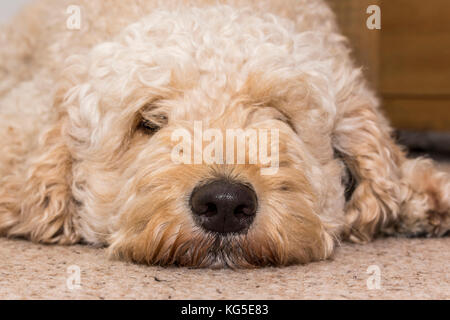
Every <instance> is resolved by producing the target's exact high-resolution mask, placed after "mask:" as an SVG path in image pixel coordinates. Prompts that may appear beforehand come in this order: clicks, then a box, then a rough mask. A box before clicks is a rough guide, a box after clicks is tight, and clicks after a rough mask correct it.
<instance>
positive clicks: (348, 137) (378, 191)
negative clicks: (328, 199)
mask: <svg viewBox="0 0 450 320" xmlns="http://www.w3.org/2000/svg"><path fill="white" fill-rule="evenodd" d="M355 91H357V90H355ZM376 103H377V102H376V100H375V99H374V98H373V95H372V93H371V92H370V91H369V90H366V89H365V87H363V86H362V88H361V90H360V93H359V94H354V95H347V96H346V97H345V99H342V100H340V106H339V109H340V111H341V112H342V114H341V115H340V119H339V120H338V123H337V126H336V129H335V132H334V148H335V149H337V151H338V152H339V153H340V155H341V158H342V159H343V161H344V162H345V164H346V166H347V168H348V169H349V171H350V172H351V175H352V178H353V179H354V182H355V188H354V190H353V192H352V194H351V196H350V197H349V198H348V199H347V200H348V201H347V205H346V218H347V224H348V230H347V235H348V236H349V237H350V239H351V240H353V241H357V242H366V241H368V240H370V239H371V238H372V237H373V236H374V235H375V234H376V233H377V232H378V231H379V230H380V228H382V227H383V226H386V225H389V224H390V223H391V222H392V221H394V220H395V219H396V217H397V216H398V214H399V211H400V206H401V196H400V191H401V190H400V185H401V178H402V177H401V165H402V163H403V161H404V159H405V156H404V153H403V151H402V150H401V148H399V147H398V146H397V145H396V144H395V142H394V141H393V139H392V138H391V129H390V127H389V125H388V123H387V121H386V120H385V118H384V117H383V115H382V114H381V113H380V112H379V111H378V109H377V105H376Z"/></svg>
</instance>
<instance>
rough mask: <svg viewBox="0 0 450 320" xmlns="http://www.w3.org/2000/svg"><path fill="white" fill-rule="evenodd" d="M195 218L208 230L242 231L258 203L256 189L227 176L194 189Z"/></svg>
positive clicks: (218, 231)
mask: <svg viewBox="0 0 450 320" xmlns="http://www.w3.org/2000/svg"><path fill="white" fill-rule="evenodd" d="M190 205H191V210H192V212H193V214H194V218H195V221H196V222H197V223H198V224H199V225H200V226H202V227H203V228H204V229H206V230H208V231H213V232H217V233H242V232H245V231H246V230H248V228H249V226H250V225H251V224H252V222H253V219H254V217H255V215H256V209H257V205H258V201H257V197H256V193H255V191H253V189H251V188H250V187H248V186H246V185H244V184H241V183H236V182H232V181H228V180H216V181H213V182H210V183H208V184H205V185H201V186H199V187H197V188H195V189H194V190H193V191H192V194H191V199H190Z"/></svg>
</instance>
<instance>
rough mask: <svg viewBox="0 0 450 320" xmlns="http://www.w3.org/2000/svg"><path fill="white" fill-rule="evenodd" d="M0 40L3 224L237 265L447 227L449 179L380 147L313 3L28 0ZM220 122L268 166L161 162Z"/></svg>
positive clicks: (362, 89)
mask: <svg viewBox="0 0 450 320" xmlns="http://www.w3.org/2000/svg"><path fill="white" fill-rule="evenodd" d="M73 19H75V20H73ZM76 19H79V21H78V22H77V21H76ZM0 35H1V39H0V48H1V49H0V150H1V154H0V179H1V180H0V235H2V236H5V237H21V238H26V239H29V240H31V241H34V242H38V243H46V244H64V245H69V244H75V243H80V242H81V243H86V244H92V245H98V246H106V247H107V248H108V249H107V252H108V254H109V255H110V256H111V257H112V258H116V259H124V260H128V261H133V262H137V263H145V264H150V265H163V266H168V265H176V266H190V267H213V268H216V267H217V268H221V267H232V268H247V267H260V266H266V265H275V266H284V265H291V264H304V263H308V262H311V261H318V260H323V259H327V258H329V257H330V256H332V254H333V252H334V251H335V248H336V247H337V245H338V244H339V242H340V241H342V240H348V241H353V242H357V243H365V242H367V241H370V240H371V239H373V238H374V237H376V236H379V235H396V236H427V237H432V236H433V237H438V236H444V235H446V234H447V233H448V231H449V230H450V178H449V176H448V175H446V174H445V173H443V172H439V171H438V170H437V169H436V168H435V166H434V164H433V162H432V161H431V160H428V159H422V158H418V159H409V158H407V155H406V153H405V151H404V150H403V149H402V147H400V146H399V145H397V144H396V142H395V140H394V139H393V137H392V136H393V134H392V129H391V127H390V125H389V123H388V121H387V120H386V118H385V117H384V116H383V114H382V112H381V110H380V108H379V102H378V100H377V97H376V95H375V93H374V92H373V91H372V90H371V89H370V87H369V85H368V84H367V83H366V81H365V80H364V77H363V75H362V72H361V69H360V68H358V66H356V65H355V63H354V62H353V60H352V58H351V52H350V50H349V46H348V44H347V40H346V38H345V37H344V36H342V35H341V34H340V32H339V28H338V26H337V23H336V21H335V17H334V15H333V13H332V11H331V9H330V8H329V7H328V6H327V4H326V3H325V2H324V1H323V0H284V1H277V0H230V1H213V0H192V1H181V0H179V1H177V0H165V1H157V0H147V1H144V0H141V1H139V0H136V1H121V0H110V1H100V0H94V1H92V0H70V1H66V0H40V1H37V2H35V3H34V4H31V5H30V6H28V7H27V8H25V9H24V10H23V11H22V12H21V13H20V14H19V15H18V16H17V17H16V18H15V19H14V20H13V21H12V22H11V23H10V24H8V25H7V26H4V27H2V29H1V33H0ZM196 126H197V127H198V128H200V129H201V131H202V132H204V133H205V135H204V136H203V138H202V139H200V140H199V139H197V140H196V138H195V135H196V133H195V132H194V131H195V130H194V129H195V127H196ZM198 128H197V129H198ZM231 129H240V130H242V131H244V132H247V131H246V130H255V132H257V133H258V134H259V133H264V132H265V133H268V132H272V133H273V134H271V135H270V142H267V143H268V146H267V148H268V149H270V150H272V151H277V158H276V159H275V158H274V160H276V161H274V163H275V162H276V166H273V165H272V164H268V163H267V162H263V161H260V159H258V161H253V163H250V161H248V160H249V156H248V155H245V156H244V157H245V160H246V161H245V162H244V163H242V162H237V161H234V162H233V161H225V162H224V161H220V157H216V156H218V155H219V153H220V151H219V150H221V146H220V143H219V148H217V149H214V152H210V154H211V155H212V157H213V161H208V162H206V161H204V159H203V158H201V159H200V160H201V161H194V162H193V163H192V162H191V163H188V162H186V161H184V162H183V161H175V160H176V159H178V158H176V157H175V160H174V154H175V155H178V157H179V158H182V159H185V158H186V159H188V158H189V157H192V154H194V156H195V154H198V149H199V148H200V149H202V150H203V152H204V153H207V150H206V148H205V145H207V143H206V142H208V141H210V142H211V143H212V144H214V139H213V138H214V137H216V138H217V137H218V135H219V134H222V135H223V136H225V135H226V132H227V130H231ZM180 130H181V131H180ZM205 130H213V131H212V132H213V133H214V134H208V137H209V138H208V137H207V138H205V136H206V131H205ZM174 132H182V133H183V134H186V133H187V134H191V135H192V136H193V137H194V141H196V146H194V147H193V143H192V141H191V142H189V141H184V142H180V141H181V140H180V139H174ZM261 136H263V135H262V134H261ZM267 137H269V135H268V134H267ZM175 138H176V137H175ZM250 138H251V137H250V136H245V139H244V142H245V141H247V142H249V141H250V140H251V139H250ZM208 139H209V140H208ZM257 139H258V140H259V139H261V138H260V135H258V136H257ZM256 144H257V147H258V148H260V147H262V146H263V143H261V141H258V142H256ZM216 146H217V145H216ZM252 146H253V147H255V145H252V143H247V144H246V145H244V146H242V145H241V147H236V146H234V147H232V151H230V150H226V152H225V153H226V155H227V157H228V155H229V152H231V153H232V156H230V159H231V160H234V159H235V154H234V151H236V152H235V153H236V154H237V153H238V152H239V151H245V152H250V151H251V150H250V149H251V148H252ZM269 147H270V148H269ZM193 149H195V150H193ZM222 151H223V150H222ZM245 154H247V153H245ZM184 157H185V158H184ZM178 160H179V159H178ZM197 160H198V159H197ZM271 168H272V169H274V170H272V172H271V174H263V171H262V170H263V169H271Z"/></svg>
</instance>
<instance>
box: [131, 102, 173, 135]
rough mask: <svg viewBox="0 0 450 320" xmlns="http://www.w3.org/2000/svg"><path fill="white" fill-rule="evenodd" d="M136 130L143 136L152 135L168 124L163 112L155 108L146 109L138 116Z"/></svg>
mask: <svg viewBox="0 0 450 320" xmlns="http://www.w3.org/2000/svg"><path fill="white" fill-rule="evenodd" d="M139 117H140V119H139V125H138V129H139V130H141V131H142V132H143V133H145V134H153V133H155V132H157V131H158V130H160V129H161V128H162V127H163V126H165V125H166V124H167V123H168V120H169V119H168V117H167V114H166V113H165V112H163V111H162V110H160V109H159V108H157V107H154V106H152V107H147V108H145V109H144V110H143V111H142V112H140V115H139Z"/></svg>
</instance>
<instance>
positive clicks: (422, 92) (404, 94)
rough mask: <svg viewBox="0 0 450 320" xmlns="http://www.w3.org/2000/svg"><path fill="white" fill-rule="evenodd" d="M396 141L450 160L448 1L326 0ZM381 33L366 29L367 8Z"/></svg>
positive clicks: (449, 39)
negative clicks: (376, 13)
mask: <svg viewBox="0 0 450 320" xmlns="http://www.w3.org/2000/svg"><path fill="white" fill-rule="evenodd" d="M327 1H328V2H329V4H330V5H331V6H332V8H333V9H334V11H335V12H336V14H337V17H338V21H339V24H340V27H341V30H342V32H343V33H344V34H345V35H347V37H348V38H349V39H350V44H351V46H352V47H353V49H354V58H355V59H356V60H357V62H358V64H359V65H362V66H364V72H365V73H366V76H367V78H368V79H369V80H370V83H371V85H372V87H373V88H374V89H376V91H377V92H378V95H379V97H380V98H381V100H382V106H383V109H384V111H385V114H386V115H387V116H388V117H389V119H390V120H391V122H392V124H393V125H394V127H395V128H397V129H398V131H397V135H398V140H399V142H401V143H403V144H405V145H407V146H408V147H409V148H410V149H411V150H412V151H415V152H426V153H430V154H433V155H435V156H444V155H445V156H447V157H448V156H450V1H449V0H430V1H427V2H424V1H423V0H327ZM373 4H375V5H378V6H379V7H380V9H381V30H369V29H368V28H367V27H366V20H367V18H368V17H369V14H367V13H366V10H367V7H369V6H370V5H373Z"/></svg>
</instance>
